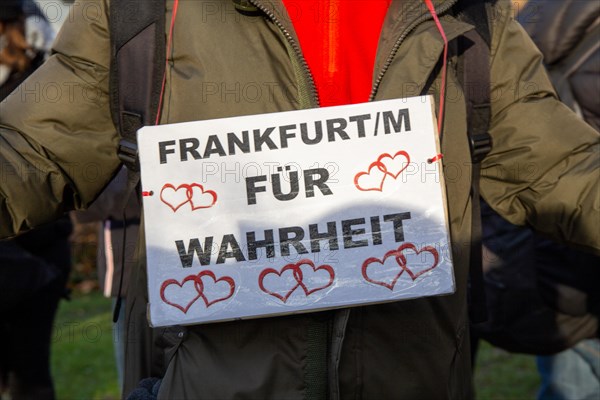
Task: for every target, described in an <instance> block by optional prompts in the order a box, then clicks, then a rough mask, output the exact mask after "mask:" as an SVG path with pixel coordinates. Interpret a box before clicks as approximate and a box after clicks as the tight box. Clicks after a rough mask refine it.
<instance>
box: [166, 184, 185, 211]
mask: <svg viewBox="0 0 600 400" xmlns="http://www.w3.org/2000/svg"><path fill="white" fill-rule="evenodd" d="M189 190H190V186H189V185H187V184H183V185H179V186H177V187H175V186H173V185H171V184H170V183H165V185H164V186H163V187H162V189H161V190H160V200H161V201H162V202H163V203H165V204H166V205H168V206H169V207H171V210H173V212H175V211H177V210H178V209H179V208H180V207H181V206H183V205H184V204H186V203H187V202H189V201H190V196H189V194H188V193H189Z"/></svg>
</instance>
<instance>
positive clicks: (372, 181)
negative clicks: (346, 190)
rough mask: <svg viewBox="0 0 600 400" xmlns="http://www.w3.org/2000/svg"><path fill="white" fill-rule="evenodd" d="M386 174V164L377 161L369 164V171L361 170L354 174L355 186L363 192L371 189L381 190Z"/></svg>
mask: <svg viewBox="0 0 600 400" xmlns="http://www.w3.org/2000/svg"><path fill="white" fill-rule="evenodd" d="M386 176H387V173H386V172H385V165H384V164H382V163H381V162H380V161H375V162H374V163H371V165H369V169H368V170H367V172H364V171H363V172H359V173H358V174H356V175H355V176H354V186H356V188H357V189H358V190H360V191H363V192H368V191H371V190H375V191H378V192H381V190H382V189H383V182H385V178H386Z"/></svg>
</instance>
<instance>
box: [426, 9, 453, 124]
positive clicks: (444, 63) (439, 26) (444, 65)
mask: <svg viewBox="0 0 600 400" xmlns="http://www.w3.org/2000/svg"><path fill="white" fill-rule="evenodd" d="M424 2H425V5H426V6H427V8H428V9H429V13H430V14H431V16H432V17H433V20H434V21H435V25H436V26H437V29H438V31H439V32H440V35H441V36H442V39H443V40H444V58H443V60H442V87H441V88H440V115H439V119H438V131H439V132H438V134H441V133H442V125H443V121H444V107H445V104H444V102H445V101H444V100H445V97H446V71H447V70H448V63H447V60H448V39H447V38H446V33H445V32H444V28H443V27H442V24H441V23H440V20H439V18H438V16H437V13H436V12H435V8H434V7H433V3H432V2H431V0H424Z"/></svg>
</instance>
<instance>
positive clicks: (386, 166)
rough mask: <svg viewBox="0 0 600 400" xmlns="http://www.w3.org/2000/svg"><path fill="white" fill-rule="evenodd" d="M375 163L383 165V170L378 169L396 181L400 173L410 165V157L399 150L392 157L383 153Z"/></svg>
mask: <svg viewBox="0 0 600 400" xmlns="http://www.w3.org/2000/svg"><path fill="white" fill-rule="evenodd" d="M400 156H402V157H400ZM377 161H378V162H379V163H381V165H383V169H381V168H380V170H381V172H383V173H385V174H386V175H389V176H391V177H393V178H394V179H396V178H397V177H398V176H400V174H401V173H402V171H404V170H405V169H406V168H408V165H409V164H410V156H409V155H408V153H407V152H406V151H404V150H400V151H399V152H397V153H396V154H394V156H393V157H392V156H390V155H389V154H387V153H384V154H382V155H380V156H379V158H378V159H377Z"/></svg>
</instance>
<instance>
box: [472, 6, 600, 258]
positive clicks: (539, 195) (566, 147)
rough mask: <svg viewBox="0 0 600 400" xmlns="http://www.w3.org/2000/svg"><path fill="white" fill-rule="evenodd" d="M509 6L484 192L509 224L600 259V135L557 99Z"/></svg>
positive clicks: (497, 22) (497, 40) (498, 57)
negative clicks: (581, 250)
mask: <svg viewBox="0 0 600 400" xmlns="http://www.w3.org/2000/svg"><path fill="white" fill-rule="evenodd" d="M506 10H508V7H507V8H506V9H505V10H504V11H503V12H499V13H497V14H496V15H495V16H494V18H492V20H493V21H494V24H493V39H492V46H491V86H492V94H491V95H492V122H491V127H490V134H491V135H492V139H493V149H492V151H491V152H490V154H489V155H488V157H487V158H486V159H485V160H484V162H483V164H482V178H481V193H482V196H483V197H484V199H485V200H486V201H487V202H488V203H489V204H490V205H491V206H492V208H494V209H495V210H496V211H497V212H498V213H499V214H500V215H502V216H503V217H504V218H506V219H507V220H509V221H510V222H512V223H513V224H517V225H524V224H528V225H530V226H532V227H533V228H534V229H535V230H537V231H539V232H541V233H544V234H547V235H549V236H551V237H553V238H555V239H557V240H560V241H563V242H567V243H571V244H573V245H576V246H578V247H581V248H584V249H588V250H591V251H592V252H595V253H597V254H600V238H599V236H600V229H598V225H599V223H600V187H599V182H600V180H599V178H600V170H599V165H600V149H599V147H600V136H599V133H598V132H596V131H595V130H594V129H593V128H591V127H590V126H589V125H587V124H586V123H585V122H583V121H582V120H580V119H579V118H578V117H577V116H576V115H575V114H574V113H573V112H571V111H570V110H569V109H568V108H567V107H566V106H564V105H563V104H562V103H560V102H559V101H558V100H557V99H556V95H555V93H554V90H553V89H552V85H551V83H550V81H549V79H548V77H547V75H546V73H545V70H544V67H543V66H542V57H541V54H540V53H539V51H538V50H537V48H536V47H535V46H534V44H533V42H532V41H531V40H530V39H529V37H528V36H527V34H526V33H525V31H524V30H523V29H522V28H521V26H520V25H519V24H518V23H517V22H515V21H514V20H513V18H512V17H511V16H510V13H509V12H508V11H506Z"/></svg>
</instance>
